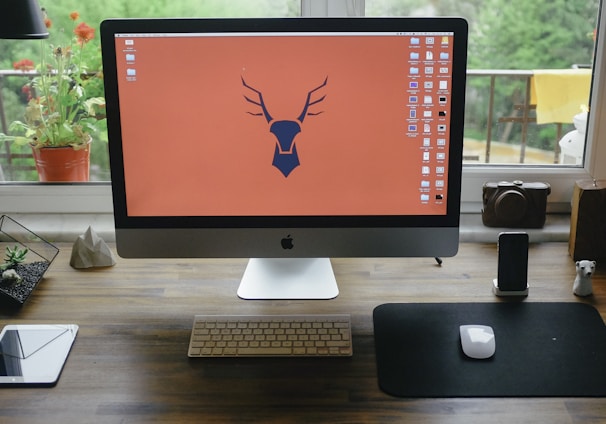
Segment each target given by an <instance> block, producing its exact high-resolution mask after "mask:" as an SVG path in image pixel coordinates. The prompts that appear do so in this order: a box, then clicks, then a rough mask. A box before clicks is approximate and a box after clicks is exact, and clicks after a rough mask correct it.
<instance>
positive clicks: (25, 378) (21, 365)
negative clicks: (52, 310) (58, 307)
mask: <svg viewBox="0 0 606 424" xmlns="http://www.w3.org/2000/svg"><path fill="white" fill-rule="evenodd" d="M77 333H78V326H77V325H76V324H52V325H48V324H46V325H32V324H23V325H7V326H5V327H4V328H3V329H2V332H1V333H0V386H12V385H39V386H54V385H55V384H56V383H57V380H58V379H59V375H60V374H61V370H62V369H63V365H64V364H65V361H66V359H67V355H69V351H70V349H71V347H72V344H73V343H74V340H75V338H76V334H77Z"/></svg>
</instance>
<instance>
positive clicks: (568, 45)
mask: <svg viewBox="0 0 606 424" xmlns="http://www.w3.org/2000/svg"><path fill="white" fill-rule="evenodd" d="M598 3H599V0H590V1H588V0H532V1H528V0H507V1H504V0H485V1H484V2H483V3H482V7H481V8H480V9H479V10H478V12H479V13H478V16H477V23H476V25H474V26H473V28H472V29H473V32H472V33H471V34H470V43H469V66H470V68H483V69H541V68H569V67H570V66H571V65H573V64H575V63H586V64H588V63H591V59H592V54H593V47H594V46H593V40H592V38H591V37H590V36H589V35H588V34H591V33H592V31H593V29H594V28H595V27H596V17H597V11H598Z"/></svg>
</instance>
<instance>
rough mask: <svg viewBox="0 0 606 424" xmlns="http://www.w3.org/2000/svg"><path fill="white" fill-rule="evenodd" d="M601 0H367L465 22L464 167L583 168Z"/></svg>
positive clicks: (377, 10)
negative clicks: (467, 55) (500, 165)
mask: <svg viewBox="0 0 606 424" xmlns="http://www.w3.org/2000/svg"><path fill="white" fill-rule="evenodd" d="M599 3H600V0H533V1H528V0H434V1H430V2H427V1H425V0H366V15H367V16H463V17H465V18H466V19H467V20H468V22H469V57H468V78H467V97H466V118H465V143H464V153H463V154H464V163H466V164H487V163H489V164H529V165H536V164H541V165H553V164H559V165H572V166H579V167H580V166H582V165H583V154H584V148H585V128H586V123H587V108H588V105H589V94H590V84H591V78H592V62H593V51H594V41H595V28H596V22H597V14H598V8H599Z"/></svg>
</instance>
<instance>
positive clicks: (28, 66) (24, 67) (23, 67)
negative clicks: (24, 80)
mask: <svg viewBox="0 0 606 424" xmlns="http://www.w3.org/2000/svg"><path fill="white" fill-rule="evenodd" d="M13 69H15V70H16V71H31V70H33V69H34V62H32V61H31V60H29V59H21V60H20V61H18V62H14V63H13Z"/></svg>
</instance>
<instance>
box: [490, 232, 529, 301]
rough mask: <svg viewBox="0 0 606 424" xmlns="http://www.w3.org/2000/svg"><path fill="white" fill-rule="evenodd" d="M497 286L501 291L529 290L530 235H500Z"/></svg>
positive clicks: (509, 233)
mask: <svg viewBox="0 0 606 424" xmlns="http://www.w3.org/2000/svg"><path fill="white" fill-rule="evenodd" d="M498 252H499V259H498V260H499V262H498V273H497V284H498V288H499V290H500V291H502V292H505V291H524V290H526V289H527V288H528V234H527V233H524V232H504V233H500V234H499V242H498Z"/></svg>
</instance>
